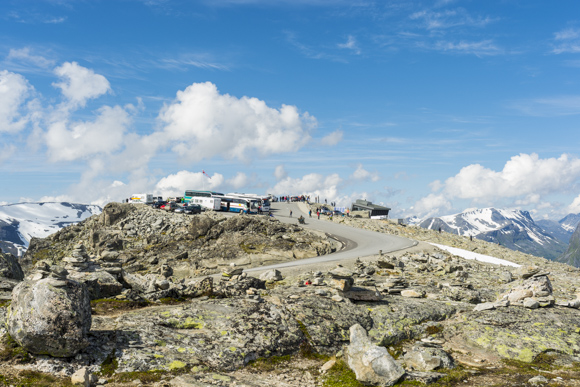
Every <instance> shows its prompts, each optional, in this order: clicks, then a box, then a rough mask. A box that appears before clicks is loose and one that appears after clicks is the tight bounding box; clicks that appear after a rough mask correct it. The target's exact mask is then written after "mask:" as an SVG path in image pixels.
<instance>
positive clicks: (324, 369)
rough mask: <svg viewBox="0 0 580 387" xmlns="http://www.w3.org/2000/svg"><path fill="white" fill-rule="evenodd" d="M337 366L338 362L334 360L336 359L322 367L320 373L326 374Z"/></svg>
mask: <svg viewBox="0 0 580 387" xmlns="http://www.w3.org/2000/svg"><path fill="white" fill-rule="evenodd" d="M335 364H336V360H334V359H332V360H329V361H327V362H326V363H324V364H323V365H322V367H320V372H321V373H323V374H325V373H326V372H327V371H328V370H329V369H331V368H332V367H334V365H335Z"/></svg>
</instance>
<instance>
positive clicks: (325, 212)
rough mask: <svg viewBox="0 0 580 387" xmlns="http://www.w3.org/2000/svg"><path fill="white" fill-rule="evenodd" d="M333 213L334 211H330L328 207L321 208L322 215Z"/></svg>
mask: <svg viewBox="0 0 580 387" xmlns="http://www.w3.org/2000/svg"><path fill="white" fill-rule="evenodd" d="M330 214H332V211H330V210H329V209H328V208H325V207H322V208H321V209H320V215H330Z"/></svg>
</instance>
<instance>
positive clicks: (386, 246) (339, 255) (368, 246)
mask: <svg viewBox="0 0 580 387" xmlns="http://www.w3.org/2000/svg"><path fill="white" fill-rule="evenodd" d="M271 208H272V214H273V215H274V217H275V218H276V219H278V220H279V221H280V222H283V223H292V224H298V217H299V216H300V215H302V216H304V217H305V218H306V224H305V225H302V227H304V228H309V229H312V230H318V231H321V232H324V233H326V234H327V235H329V236H330V237H332V238H334V239H336V240H339V241H340V242H341V243H342V244H343V249H341V250H340V251H338V252H336V253H333V254H329V255H323V256H320V257H314V258H307V259H300V260H297V261H292V262H285V263H279V264H275V265H269V266H260V267H256V268H253V269H246V270H245V271H248V272H251V271H263V270H270V269H281V268H289V267H294V266H303V265H308V264H316V263H323V262H332V261H341V260H346V259H351V258H357V257H366V256H369V255H376V254H378V253H379V250H381V251H382V252H383V253H390V252H394V251H398V250H403V249H407V248H410V247H413V246H415V245H416V244H417V242H415V241H413V240H410V239H407V238H403V237H398V236H394V235H388V234H383V233H379V232H375V231H369V230H363V229H360V228H354V227H350V226H346V225H344V224H339V223H334V222H330V221H328V220H327V218H326V217H325V216H324V215H321V216H320V220H318V219H317V218H316V215H315V214H312V217H309V216H308V206H307V205H306V204H305V203H286V202H278V203H272V204H271ZM290 211H292V217H290Z"/></svg>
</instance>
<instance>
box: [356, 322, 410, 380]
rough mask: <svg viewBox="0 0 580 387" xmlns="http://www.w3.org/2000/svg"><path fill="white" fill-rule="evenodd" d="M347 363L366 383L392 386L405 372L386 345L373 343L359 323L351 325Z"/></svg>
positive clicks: (357, 377) (359, 378) (357, 376)
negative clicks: (380, 345)
mask: <svg viewBox="0 0 580 387" xmlns="http://www.w3.org/2000/svg"><path fill="white" fill-rule="evenodd" d="M345 356H346V360H347V364H348V366H349V367H350V369H351V370H353V371H354V373H355V374H356V379H357V380H358V381H360V382H362V383H364V384H372V385H376V386H392V385H394V384H395V383H397V382H398V381H399V380H400V379H401V377H402V376H403V375H404V374H405V370H404V369H403V368H402V367H401V366H400V365H399V364H398V363H397V362H396V361H395V359H393V357H392V356H391V355H390V354H389V352H388V351H387V349H386V348H385V347H379V346H376V345H372V344H371V342H370V340H369V338H368V336H367V332H366V331H365V329H364V328H363V327H362V326H360V325H359V324H355V325H353V326H352V327H350V345H348V347H347V348H346V352H345Z"/></svg>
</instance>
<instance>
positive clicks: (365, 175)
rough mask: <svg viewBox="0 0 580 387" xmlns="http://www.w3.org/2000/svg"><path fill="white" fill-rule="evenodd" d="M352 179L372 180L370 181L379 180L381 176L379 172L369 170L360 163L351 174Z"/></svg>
mask: <svg viewBox="0 0 580 387" xmlns="http://www.w3.org/2000/svg"><path fill="white" fill-rule="evenodd" d="M350 178H351V179H354V180H370V181H378V180H380V176H379V174H378V173H377V172H369V171H367V170H366V169H364V168H363V166H362V164H359V165H358V166H357V168H356V171H354V172H353V174H352V175H351V176H350Z"/></svg>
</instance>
